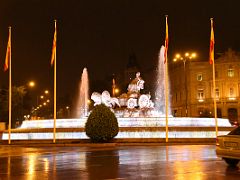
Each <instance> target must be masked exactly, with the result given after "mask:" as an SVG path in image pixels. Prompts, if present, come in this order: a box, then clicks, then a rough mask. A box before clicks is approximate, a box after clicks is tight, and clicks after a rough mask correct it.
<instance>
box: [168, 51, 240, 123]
mask: <svg viewBox="0 0 240 180" xmlns="http://www.w3.org/2000/svg"><path fill="white" fill-rule="evenodd" d="M184 66H185V67H184ZM169 76H170V79H171V87H170V89H171V93H170V94H171V104H172V114H173V115H174V116H177V117H185V116H188V117H214V103H213V100H214V90H213V67H212V65H210V64H209V62H207V61H205V62H203V61H202V62H201V61H186V63H185V65H184V64H183V63H182V62H177V63H173V64H171V65H170V68H169ZM215 84H216V89H215V93H216V102H217V116H218V117H223V118H229V119H230V120H231V121H239V120H240V53H237V52H234V51H232V50H231V49H229V50H228V51H227V52H225V53H223V54H221V55H220V57H219V58H216V59H215Z"/></svg>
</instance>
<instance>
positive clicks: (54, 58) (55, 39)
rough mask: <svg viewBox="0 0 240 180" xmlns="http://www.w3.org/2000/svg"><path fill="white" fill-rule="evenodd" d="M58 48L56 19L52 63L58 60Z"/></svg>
mask: <svg viewBox="0 0 240 180" xmlns="http://www.w3.org/2000/svg"><path fill="white" fill-rule="evenodd" d="M56 48H57V22H56V20H55V31H54V37H53V46H52V57H51V65H53V63H54V60H55V61H56Z"/></svg>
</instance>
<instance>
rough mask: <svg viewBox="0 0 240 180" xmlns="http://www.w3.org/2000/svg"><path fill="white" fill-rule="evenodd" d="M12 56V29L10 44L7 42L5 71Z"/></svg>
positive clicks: (9, 38)
mask: <svg viewBox="0 0 240 180" xmlns="http://www.w3.org/2000/svg"><path fill="white" fill-rule="evenodd" d="M10 56H11V31H9V35H8V44H7V52H6V57H5V63H4V71H7V70H8V66H9V60H10Z"/></svg>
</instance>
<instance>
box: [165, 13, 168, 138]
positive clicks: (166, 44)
mask: <svg viewBox="0 0 240 180" xmlns="http://www.w3.org/2000/svg"><path fill="white" fill-rule="evenodd" d="M165 17H166V36H167V37H166V38H167V39H165V48H168V47H167V46H168V42H166V41H168V24H167V18H168V16H167V15H166V16H165ZM165 112H166V142H168V59H167V49H165Z"/></svg>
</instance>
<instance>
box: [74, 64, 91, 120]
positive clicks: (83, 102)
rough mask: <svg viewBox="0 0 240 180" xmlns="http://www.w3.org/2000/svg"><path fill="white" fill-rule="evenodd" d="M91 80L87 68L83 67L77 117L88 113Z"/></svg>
mask: <svg viewBox="0 0 240 180" xmlns="http://www.w3.org/2000/svg"><path fill="white" fill-rule="evenodd" d="M88 99H89V82H88V72H87V68H84V69H83V73H82V78H81V82H80V86H79V97H78V103H77V112H76V117H77V118H81V117H84V116H87V115H88Z"/></svg>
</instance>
